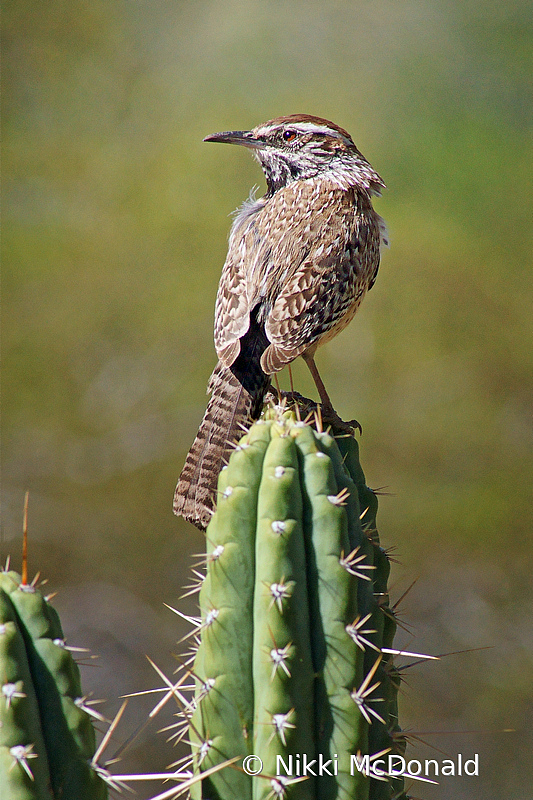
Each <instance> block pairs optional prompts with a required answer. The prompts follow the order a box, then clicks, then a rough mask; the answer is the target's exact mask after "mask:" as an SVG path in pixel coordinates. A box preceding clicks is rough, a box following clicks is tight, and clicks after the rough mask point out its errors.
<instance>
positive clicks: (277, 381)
mask: <svg viewBox="0 0 533 800" xmlns="http://www.w3.org/2000/svg"><path fill="white" fill-rule="evenodd" d="M272 377H273V378H274V383H275V384H276V391H277V393H278V403H280V402H281V389H280V386H279V380H278V374H277V372H275V373H274V375H273V376H272Z"/></svg>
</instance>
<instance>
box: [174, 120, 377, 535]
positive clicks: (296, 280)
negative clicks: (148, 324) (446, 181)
mask: <svg viewBox="0 0 533 800" xmlns="http://www.w3.org/2000/svg"><path fill="white" fill-rule="evenodd" d="M204 141H205V142H219V143H226V144H235V145H240V146H243V147H246V148H248V149H249V150H251V151H252V154H253V155H254V156H255V158H256V159H257V160H258V161H259V163H260V165H261V167H262V169H263V172H264V175H265V179H266V193H265V194H264V196H262V197H260V198H257V197H256V193H255V191H254V190H252V193H251V194H250V197H249V198H248V199H247V200H246V201H245V202H244V203H243V205H242V206H241V207H240V209H238V211H237V212H236V213H235V217H234V220H233V224H232V227H231V232H230V236H229V245H228V254H227V257H226V261H225V263H224V266H223V269H222V274H221V278H220V283H219V286H218V292H217V297H216V303H215V323H214V344H215V349H216V352H217V356H218V363H217V365H216V366H215V369H214V371H213V373H212V375H211V378H210V380H209V384H208V389H207V391H208V394H210V400H209V402H208V405H207V409H206V412H205V415H204V418H203V420H202V423H201V425H200V428H199V431H198V434H197V436H196V438H195V440H194V442H193V444H192V446H191V449H190V450H189V453H188V455H187V458H186V461H185V465H184V467H183V470H182V472H181V475H180V478H179V480H178V484H177V487H176V491H175V495H174V507H173V509H174V513H175V514H177V515H178V516H181V517H184V518H185V519H186V520H188V521H190V522H192V523H193V524H194V525H196V527H198V528H200V530H205V528H206V527H207V525H208V523H209V520H210V519H211V516H212V514H213V513H214V510H215V508H216V498H217V480H218V475H219V473H220V471H221V469H222V467H223V466H224V463H225V461H226V460H227V458H228V457H229V454H230V452H231V449H232V448H234V447H235V445H236V442H237V440H238V439H240V438H241V437H242V435H243V433H244V430H245V428H246V426H247V425H249V424H250V423H251V421H253V420H254V419H257V418H258V417H259V416H260V414H261V410H262V406H263V401H264V398H265V396H266V394H267V392H268V389H269V386H270V381H271V376H272V375H273V374H275V373H277V372H278V371H279V370H281V369H282V368H283V367H284V366H285V365H287V364H290V363H291V362H292V361H294V359H296V358H297V357H298V356H302V358H303V360H304V361H305V363H306V364H307V366H308V367H309V369H310V371H311V374H312V376H313V378H314V381H315V384H316V387H317V390H318V393H319V396H320V400H321V403H322V406H323V408H324V410H332V408H333V407H332V404H331V400H330V398H329V396H328V393H327V391H326V388H325V386H324V383H323V382H322V379H321V378H320V375H319V373H318V370H317V367H316V364H315V360H314V357H315V353H316V350H317V347H318V346H319V345H322V344H324V343H325V342H327V341H329V340H330V339H332V338H333V337H334V336H336V335H337V334H338V333H339V332H340V331H341V330H343V328H345V327H346V325H347V324H348V323H349V322H350V321H351V319H352V318H353V316H354V314H355V312H356V311H357V309H358V307H359V305H360V304H361V301H362V300H363V297H364V296H365V294H366V292H367V291H368V290H369V289H371V288H372V286H373V285H374V281H375V280H376V275H377V272H378V267H379V263H380V250H381V247H382V246H383V245H387V244H388V242H387V233H386V227H385V223H384V221H383V219H382V218H381V217H380V216H379V214H378V213H377V212H376V211H375V210H374V208H373V205H372V196H374V195H380V194H381V190H382V189H384V188H385V184H384V182H383V180H382V178H381V177H380V176H379V175H378V173H377V172H376V171H375V170H374V169H373V168H372V166H371V165H370V163H369V162H368V161H367V160H366V158H365V157H364V156H363V155H362V154H361V153H360V152H359V150H358V149H357V147H356V146H355V144H354V142H353V140H352V137H351V136H350V134H349V133H348V132H347V131H346V130H344V128H341V127H340V126H338V125H336V124H334V123H333V122H330V121H329V120H327V119H323V118H322V117H316V116H311V115H308V114H292V115H290V116H281V117H277V118H276V119H272V120H269V121H268V122H265V123H263V124H262V125H258V126H257V127H255V128H253V129H252V130H242V131H224V132H221V133H214V134H211V135H209V136H206V137H205V139H204Z"/></svg>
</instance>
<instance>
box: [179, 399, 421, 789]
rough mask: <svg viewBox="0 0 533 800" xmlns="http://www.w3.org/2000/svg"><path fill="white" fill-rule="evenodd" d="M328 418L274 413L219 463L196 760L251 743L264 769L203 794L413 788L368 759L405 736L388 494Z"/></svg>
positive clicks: (219, 778)
mask: <svg viewBox="0 0 533 800" xmlns="http://www.w3.org/2000/svg"><path fill="white" fill-rule="evenodd" d="M318 428H319V430H316V429H314V428H313V427H311V426H310V425H307V424H304V423H302V422H300V421H298V420H297V419H296V417H295V416H294V414H293V413H292V412H285V413H283V414H282V413H279V412H275V411H273V412H270V413H267V415H266V416H265V418H264V419H262V420H260V421H259V422H257V423H255V424H254V425H253V426H252V428H251V429H250V431H249V432H248V433H247V434H246V435H245V436H244V437H243V438H242V439H241V441H240V443H239V445H238V446H237V447H236V449H235V452H233V453H232V455H231V458H230V460H229V464H228V466H227V468H224V469H223V471H222V472H221V475H220V479H219V485H218V491H219V499H218V507H217V511H216V513H215V514H214V516H213V518H212V520H211V523H210V524H209V527H208V529H207V556H206V563H207V571H206V576H205V579H204V581H203V584H202V587H201V590H200V609H201V621H200V623H199V636H200V644H199V647H198V651H197V655H196V659H195V662H194V667H193V673H194V676H195V679H196V694H195V698H194V701H193V703H192V706H191V709H190V712H189V716H190V725H189V732H190V739H191V743H192V746H193V754H194V769H195V772H196V774H198V775H201V774H202V773H203V772H206V771H207V770H208V769H210V768H211V767H213V766H215V765H217V764H220V763H222V762H224V761H225V760H227V759H231V758H234V757H236V756H239V757H240V758H244V757H246V756H249V755H252V754H253V755H255V756H258V757H259V758H260V760H261V764H262V771H261V774H258V775H257V776H251V775H249V774H247V773H246V771H245V770H244V769H240V770H239V769H235V768H233V767H230V768H226V769H223V770H220V771H219V772H216V773H215V774H212V775H210V776H209V777H206V778H205V779H204V780H203V781H201V782H198V783H197V784H195V786H194V787H193V788H192V797H193V798H195V800H201V798H209V800H236V798H238V799H239V800H267V798H274V799H276V798H288V799H292V800H335V799H336V798H337V799H338V800H382V799H383V800H392V798H405V795H404V793H403V783H402V780H401V778H398V777H394V778H391V779H388V778H387V776H379V777H381V780H379V779H377V777H378V776H375V777H369V776H368V775H366V774H364V772H363V771H360V770H359V769H357V767H356V764H355V762H356V759H357V758H358V757H359V758H362V757H363V756H365V755H368V756H370V763H372V756H375V755H378V756H381V757H382V756H383V755H385V754H387V753H391V752H399V751H401V742H402V736H401V735H400V734H399V726H398V719H397V691H398V683H399V681H398V678H397V673H396V672H395V670H394V667H393V663H392V654H391V653H389V652H386V651H387V649H389V650H390V648H391V641H392V637H393V635H394V630H395V622H394V616H393V613H392V611H391V609H390V608H389V605H388V595H387V578H388V574H389V561H388V559H387V556H386V554H385V552H384V551H383V550H382V549H381V547H380V545H379V540H378V535H377V530H376V524H375V520H376V511H377V499H376V496H375V494H374V493H373V492H372V491H371V490H370V489H369V488H368V487H367V486H366V483H365V478H364V474H363V472H362V470H361V467H360V465H359V457H358V447H357V443H356V441H355V439H354V438H353V437H351V436H346V435H344V436H341V437H339V438H337V439H335V438H334V437H333V436H332V435H330V434H329V433H326V432H323V431H321V430H320V426H318ZM384 649H385V650H384ZM352 757H353V758H352ZM315 759H316V761H315ZM309 762H312V763H311V767H310V769H307V770H306V769H305V765H306V763H307V764H309ZM259 763H260V762H259V761H258V760H256V761H255V762H254V761H252V762H251V763H250V766H251V767H257V766H258V765H259ZM358 763H360V762H358ZM239 766H242V762H241V763H239V762H237V767H239ZM287 772H290V773H291V774H290V775H287V774H286V773H287ZM313 772H315V773H316V775H313ZM328 773H329V774H328Z"/></svg>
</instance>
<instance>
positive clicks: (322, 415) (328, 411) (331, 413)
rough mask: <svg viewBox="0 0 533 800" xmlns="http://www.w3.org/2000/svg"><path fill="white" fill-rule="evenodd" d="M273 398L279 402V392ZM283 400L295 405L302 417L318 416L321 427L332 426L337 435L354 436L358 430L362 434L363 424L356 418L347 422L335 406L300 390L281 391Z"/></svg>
mask: <svg viewBox="0 0 533 800" xmlns="http://www.w3.org/2000/svg"><path fill="white" fill-rule="evenodd" d="M273 394H274V393H273ZM271 399H274V400H275V401H276V402H279V400H278V395H277V392H276V393H275V395H274V397H272V398H271ZM283 400H284V401H285V402H286V403H287V407H289V408H290V407H291V406H293V407H295V408H296V409H297V413H299V415H300V417H301V418H302V419H306V418H307V417H309V415H314V416H315V417H317V418H318V420H317V421H319V424H321V427H322V428H323V429H326V428H331V429H332V432H333V434H334V435H335V436H342V435H348V436H353V435H354V433H355V431H356V430H358V431H359V433H360V434H361V433H362V432H363V428H362V427H361V424H360V423H359V422H358V421H357V420H356V419H351V420H349V421H348V422H345V421H344V420H343V419H341V418H340V417H339V415H338V414H337V412H336V411H335V409H334V408H333V406H331V405H326V404H325V403H315V401H314V400H310V399H309V398H308V397H304V396H303V395H301V394H300V393H299V392H281V401H283Z"/></svg>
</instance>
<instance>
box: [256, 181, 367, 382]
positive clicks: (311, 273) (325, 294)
mask: <svg viewBox="0 0 533 800" xmlns="http://www.w3.org/2000/svg"><path fill="white" fill-rule="evenodd" d="M313 212H314V222H315V230H314V232H313V236H312V237H311V238H310V237H302V240H301V244H300V246H299V250H298V252H294V253H293V258H292V264H293V269H291V270H289V271H288V272H287V274H286V275H285V276H284V277H283V279H282V280H281V281H280V283H279V285H278V286H277V289H276V292H275V295H274V296H273V298H272V300H273V302H272V306H271V308H270V310H269V313H268V316H267V317H266V322H265V332H266V334H267V337H268V339H269V341H270V342H271V344H270V346H269V347H268V348H267V350H266V351H265V353H264V354H263V358H262V367H263V370H264V371H265V372H267V373H272V372H276V371H277V370H279V369H281V368H282V367H283V366H284V365H285V364H287V363H289V362H290V361H292V360H293V359H294V358H296V357H297V356H298V355H300V354H301V353H303V352H304V351H305V350H307V349H308V348H309V347H311V346H312V345H313V344H315V343H316V344H317V345H318V343H319V341H320V340H321V339H325V340H327V338H329V336H328V334H329V335H334V333H333V330H334V329H335V328H338V329H339V330H340V329H341V328H342V327H343V324H347V322H349V320H350V319H351V317H352V316H353V313H355V310H356V308H357V306H358V304H359V303H360V301H361V300H362V298H363V296H364V294H365V291H366V290H367V288H368V286H369V283H370V282H371V280H372V277H373V275H374V274H375V272H376V270H377V266H378V264H379V230H378V228H377V222H376V220H375V218H374V213H373V212H372V209H371V206H370V204H369V203H368V204H366V203H364V202H363V201H362V200H361V198H357V197H355V196H354V195H353V194H352V195H351V194H350V193H347V192H343V191H339V190H337V191H332V192H329V193H325V197H324V202H323V205H322V207H321V208H320V210H318V211H317V206H316V205H315V206H314V209H313Z"/></svg>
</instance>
